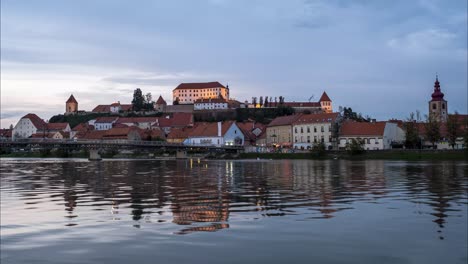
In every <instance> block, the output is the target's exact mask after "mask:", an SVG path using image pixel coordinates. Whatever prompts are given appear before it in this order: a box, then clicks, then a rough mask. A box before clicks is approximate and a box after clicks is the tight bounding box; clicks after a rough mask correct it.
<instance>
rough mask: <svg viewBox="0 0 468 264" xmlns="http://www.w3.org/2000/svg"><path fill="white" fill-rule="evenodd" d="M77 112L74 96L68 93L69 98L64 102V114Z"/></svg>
mask: <svg viewBox="0 0 468 264" xmlns="http://www.w3.org/2000/svg"><path fill="white" fill-rule="evenodd" d="M76 112H78V102H77V101H76V99H75V97H74V96H73V94H72V95H70V98H68V100H67V101H66V102H65V114H71V113H76Z"/></svg>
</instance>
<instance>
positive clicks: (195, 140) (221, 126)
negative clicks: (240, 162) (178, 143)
mask: <svg viewBox="0 0 468 264" xmlns="http://www.w3.org/2000/svg"><path fill="white" fill-rule="evenodd" d="M244 142H245V137H244V134H243V133H242V131H241V130H240V128H239V127H238V126H237V125H236V122H234V121H227V122H217V123H201V124H199V125H197V127H195V128H194V129H193V131H192V132H191V133H190V135H189V136H188V138H187V139H186V140H185V141H184V144H186V145H215V146H223V145H239V146H242V145H244Z"/></svg>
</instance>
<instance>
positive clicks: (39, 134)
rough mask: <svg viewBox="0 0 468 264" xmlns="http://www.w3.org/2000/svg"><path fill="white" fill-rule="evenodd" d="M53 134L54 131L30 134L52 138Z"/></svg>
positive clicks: (33, 136) (35, 136) (32, 136)
mask: <svg viewBox="0 0 468 264" xmlns="http://www.w3.org/2000/svg"><path fill="white" fill-rule="evenodd" d="M54 135H55V132H54V133H34V134H32V135H31V138H53V137H54Z"/></svg>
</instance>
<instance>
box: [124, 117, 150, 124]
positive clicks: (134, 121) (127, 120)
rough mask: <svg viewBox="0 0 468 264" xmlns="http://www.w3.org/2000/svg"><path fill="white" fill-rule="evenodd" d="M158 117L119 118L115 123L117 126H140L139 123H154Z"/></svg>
mask: <svg viewBox="0 0 468 264" xmlns="http://www.w3.org/2000/svg"><path fill="white" fill-rule="evenodd" d="M158 119H159V117H146V116H145V117H120V118H119V119H118V120H117V121H116V123H118V124H123V123H125V124H140V123H150V122H151V123H156V122H158Z"/></svg>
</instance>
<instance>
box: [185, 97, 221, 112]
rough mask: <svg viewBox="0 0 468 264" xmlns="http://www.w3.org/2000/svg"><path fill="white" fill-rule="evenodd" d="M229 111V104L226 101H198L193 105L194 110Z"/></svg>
mask: <svg viewBox="0 0 468 264" xmlns="http://www.w3.org/2000/svg"><path fill="white" fill-rule="evenodd" d="M222 109H228V102H227V101H226V100H224V99H220V98H216V99H197V100H195V103H194V104H193V110H222Z"/></svg>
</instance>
